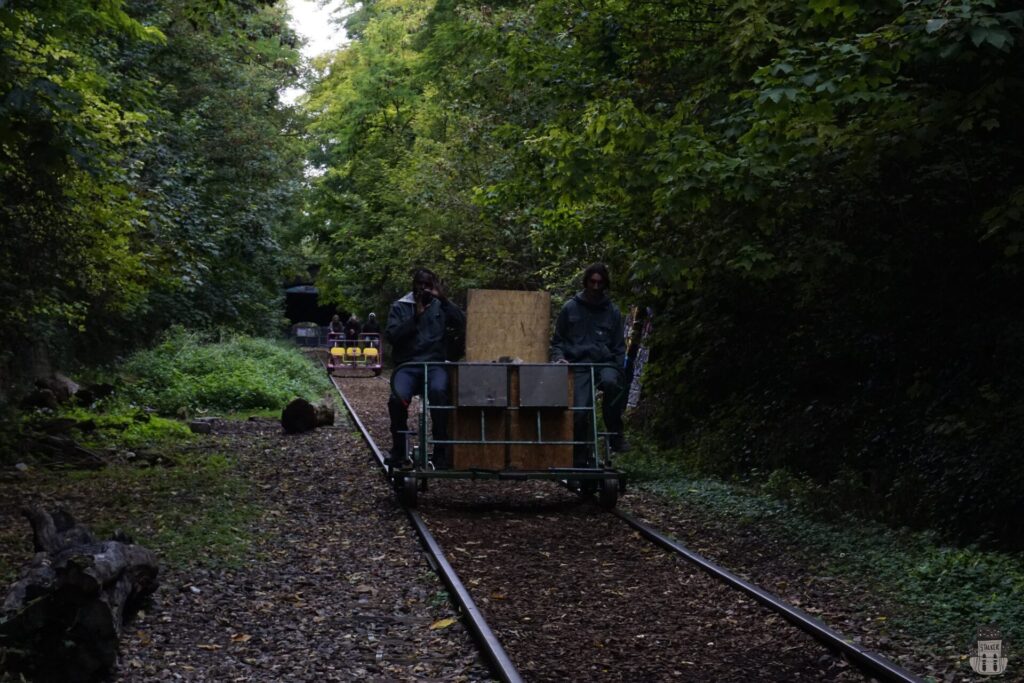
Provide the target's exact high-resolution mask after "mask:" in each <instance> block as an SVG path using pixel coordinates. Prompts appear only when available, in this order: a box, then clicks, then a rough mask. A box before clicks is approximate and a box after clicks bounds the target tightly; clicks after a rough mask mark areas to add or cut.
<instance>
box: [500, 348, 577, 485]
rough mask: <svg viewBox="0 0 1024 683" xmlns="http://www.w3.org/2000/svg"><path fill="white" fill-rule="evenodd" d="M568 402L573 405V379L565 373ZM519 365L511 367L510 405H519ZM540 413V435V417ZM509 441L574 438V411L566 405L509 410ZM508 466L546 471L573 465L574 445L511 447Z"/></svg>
mask: <svg viewBox="0 0 1024 683" xmlns="http://www.w3.org/2000/svg"><path fill="white" fill-rule="evenodd" d="M566 383H567V388H566V390H567V392H568V405H572V382H571V381H570V379H569V373H568V372H566ZM519 396H520V390H519V368H515V367H514V368H512V376H511V378H510V381H509V398H510V402H511V405H513V406H516V405H518V404H519ZM538 414H539V415H540V438H539V439H538V436H537V416H538ZM508 433H509V440H510V441H539V440H544V441H571V440H572V434H573V431H572V411H571V410H568V409H567V408H522V409H519V410H513V411H510V412H509V426H508ZM509 467H510V468H511V469H517V470H544V469H547V468H549V467H572V446H558V445H554V444H529V445H520V446H509Z"/></svg>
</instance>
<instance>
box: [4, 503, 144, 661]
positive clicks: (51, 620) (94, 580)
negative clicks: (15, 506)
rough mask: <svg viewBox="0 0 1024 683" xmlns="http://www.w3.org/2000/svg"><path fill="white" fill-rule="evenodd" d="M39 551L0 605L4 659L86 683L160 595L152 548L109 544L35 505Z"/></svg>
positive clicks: (117, 541) (60, 513)
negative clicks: (128, 621)
mask: <svg viewBox="0 0 1024 683" xmlns="http://www.w3.org/2000/svg"><path fill="white" fill-rule="evenodd" d="M22 514H24V515H25V517H27V518H28V520H29V522H30V523H31V525H32V540H33V544H34V545H35V549H36V554H35V557H34V558H33V559H32V562H31V564H30V565H29V566H28V568H27V569H26V570H25V571H24V572H23V573H22V577H21V578H20V579H19V580H18V581H17V582H16V583H15V584H14V585H13V586H12V587H11V589H10V591H9V592H8V593H7V597H6V598H5V600H4V603H3V606H2V607H0V662H2V663H3V664H4V665H5V667H6V668H7V669H8V670H10V671H15V672H21V673H25V674H26V675H28V676H29V678H31V679H33V680H53V681H57V680H60V681H89V680H95V679H96V678H98V677H100V676H103V675H105V674H107V673H109V672H110V671H111V670H112V669H113V667H114V665H115V664H116V662H117V651H118V645H119V642H120V638H121V629H122V626H123V624H124V620H125V617H126V615H127V614H128V613H130V611H131V610H133V609H134V608H135V606H137V605H138V603H139V601H140V600H141V599H142V598H144V597H145V596H147V595H149V594H151V593H152V592H153V591H155V590H156V588H157V585H158V581H157V574H158V573H159V567H158V564H157V560H156V556H155V555H154V554H153V552H152V551H150V550H147V549H146V548H143V547H141V546H138V545H135V544H133V543H132V541H131V539H130V538H128V537H127V536H125V535H124V534H122V533H120V532H118V533H117V534H115V536H114V538H112V539H110V540H107V541H97V540H96V538H95V536H93V534H92V533H91V532H90V531H89V530H88V529H86V528H85V527H83V526H80V525H78V524H76V523H75V520H74V518H72V516H71V515H70V514H69V513H68V512H66V511H65V510H62V509H57V510H55V511H53V512H52V513H48V512H46V511H44V510H43V509H42V508H39V507H33V508H32V509H29V510H23V511H22Z"/></svg>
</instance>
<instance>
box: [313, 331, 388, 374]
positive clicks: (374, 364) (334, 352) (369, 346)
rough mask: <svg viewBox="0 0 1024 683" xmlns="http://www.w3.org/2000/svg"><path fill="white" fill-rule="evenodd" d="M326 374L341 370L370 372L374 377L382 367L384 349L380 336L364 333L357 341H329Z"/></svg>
mask: <svg viewBox="0 0 1024 683" xmlns="http://www.w3.org/2000/svg"><path fill="white" fill-rule="evenodd" d="M327 353H328V356H327V374H329V375H333V374H334V373H335V371H336V370H340V369H343V368H353V369H365V370H370V371H371V372H372V373H373V374H374V375H375V376H376V375H379V374H380V373H381V370H382V368H383V367H384V349H383V347H382V345H381V343H380V335H379V334H373V333H366V334H361V335H359V338H358V339H345V338H343V337H341V338H337V339H333V340H330V343H329V348H328V349H327Z"/></svg>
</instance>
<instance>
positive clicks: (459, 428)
mask: <svg viewBox="0 0 1024 683" xmlns="http://www.w3.org/2000/svg"><path fill="white" fill-rule="evenodd" d="M458 369H459V366H457V365H456V366H454V367H452V372H451V395H452V396H453V397H456V398H455V399H454V400H453V401H452V404H453V405H455V406H456V408H455V411H454V413H453V415H452V418H451V421H450V422H449V423H448V424H449V433H450V434H451V435H452V438H453V439H472V440H476V441H479V440H482V439H481V428H480V414H481V412H483V414H484V415H485V418H486V419H485V430H486V431H485V436H486V438H487V439H488V440H494V441H505V440H507V438H508V412H507V411H506V409H505V408H479V407H475V406H474V407H465V406H459V405H458V399H457V397H458V396H459V373H458ZM507 460H508V447H507V446H506V445H505V444H495V445H479V444H454V445H453V446H452V467H454V468H455V469H457V470H465V469H472V468H479V469H487V470H503V469H506V464H507Z"/></svg>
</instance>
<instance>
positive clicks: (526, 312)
mask: <svg viewBox="0 0 1024 683" xmlns="http://www.w3.org/2000/svg"><path fill="white" fill-rule="evenodd" d="M550 345H551V295H550V294H548V293H547V292H519V291H511V290H503V289H471V290H469V292H468V294H467V300H466V360H467V361H469V362H483V363H486V362H489V361H495V360H498V359H499V358H501V357H503V356H509V357H513V358H519V359H520V360H522V361H523V362H524V363H546V362H547V361H548V354H549V348H550Z"/></svg>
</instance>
